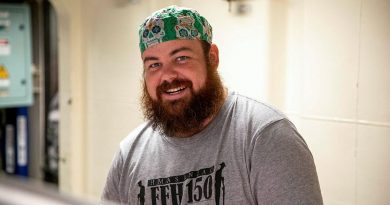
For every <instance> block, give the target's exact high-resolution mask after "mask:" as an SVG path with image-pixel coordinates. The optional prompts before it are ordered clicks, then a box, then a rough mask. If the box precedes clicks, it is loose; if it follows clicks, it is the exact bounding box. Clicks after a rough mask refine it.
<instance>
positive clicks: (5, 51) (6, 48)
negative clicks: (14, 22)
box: [0, 38, 11, 56]
mask: <svg viewBox="0 0 390 205" xmlns="http://www.w3.org/2000/svg"><path fill="white" fill-rule="evenodd" d="M10 54H11V45H10V44H9V41H8V39H4V38H3V39H0V56H8V55H10Z"/></svg>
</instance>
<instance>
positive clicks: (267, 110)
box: [230, 92, 286, 120]
mask: <svg viewBox="0 0 390 205" xmlns="http://www.w3.org/2000/svg"><path fill="white" fill-rule="evenodd" d="M230 95H231V99H232V101H233V105H234V108H235V109H236V110H237V113H242V114H245V115H247V116H250V117H252V118H257V119H259V120H261V119H263V120H265V119H268V120H281V119H285V118H286V116H285V115H284V114H283V113H282V112H281V111H280V110H278V109H277V108H275V107H273V106H272V105H270V104H267V103H265V102H262V101H260V100H257V99H255V98H252V97H248V96H245V95H242V94H240V93H238V92H232V93H231V94H230Z"/></svg>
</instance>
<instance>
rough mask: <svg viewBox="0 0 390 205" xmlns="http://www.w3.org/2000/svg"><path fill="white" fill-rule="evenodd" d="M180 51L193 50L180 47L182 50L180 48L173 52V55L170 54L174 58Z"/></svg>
mask: <svg viewBox="0 0 390 205" xmlns="http://www.w3.org/2000/svg"><path fill="white" fill-rule="evenodd" d="M180 51H192V49H191V48H189V47H185V46H183V47H180V48H178V49H175V50H173V51H171V53H170V54H169V55H171V56H173V55H175V54H176V53H179V52H180Z"/></svg>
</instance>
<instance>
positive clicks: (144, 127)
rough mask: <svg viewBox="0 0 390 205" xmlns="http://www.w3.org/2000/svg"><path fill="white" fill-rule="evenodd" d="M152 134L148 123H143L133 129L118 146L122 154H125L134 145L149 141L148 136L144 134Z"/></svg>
mask: <svg viewBox="0 0 390 205" xmlns="http://www.w3.org/2000/svg"><path fill="white" fill-rule="evenodd" d="M148 132H153V129H152V128H151V125H150V122H149V121H147V122H144V123H142V124H140V125H138V127H136V128H135V129H133V130H132V131H131V132H130V133H129V134H128V135H127V136H126V137H125V138H124V139H122V141H121V142H120V144H119V146H120V149H121V151H122V152H124V153H126V152H128V150H129V149H130V148H131V147H133V146H134V145H136V144H139V143H145V141H147V140H149V137H148V136H149V135H146V134H145V133H148Z"/></svg>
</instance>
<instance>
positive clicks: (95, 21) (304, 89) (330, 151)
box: [53, 0, 390, 204]
mask: <svg viewBox="0 0 390 205" xmlns="http://www.w3.org/2000/svg"><path fill="white" fill-rule="evenodd" d="M53 2H56V3H55V6H56V7H58V8H57V9H58V10H59V11H66V12H62V14H61V15H60V16H59V19H60V24H61V23H62V25H60V27H61V28H62V30H61V29H60V32H62V33H61V34H60V37H61V36H62V39H60V41H62V43H60V45H62V49H63V50H62V51H63V52H62V57H61V58H62V59H63V60H62V62H63V63H62V64H60V66H62V67H61V68H60V69H62V74H63V75H62V76H60V77H61V82H62V84H63V87H65V88H69V89H68V90H66V89H65V90H64V91H63V95H62V97H61V99H62V100H61V102H62V103H63V104H62V105H65V106H61V109H62V113H63V116H62V121H61V122H62V128H61V136H60V137H61V138H62V141H61V150H62V156H61V157H62V158H63V159H64V160H63V161H62V163H61V167H62V168H61V170H62V172H61V187H62V189H63V190H64V191H67V192H73V193H78V194H83V195H87V196H91V197H98V196H99V194H100V192H101V189H102V186H103V183H104V181H105V177H106V174H107V171H108V168H109V165H110V163H111V159H112V157H113V154H114V152H115V151H116V150H117V149H118V143H119V141H120V140H121V139H122V138H123V137H124V136H126V134H127V133H128V132H129V131H131V130H132V129H133V128H134V127H136V126H137V125H138V124H139V123H140V122H142V114H141V112H140V109H139V94H140V85H141V84H140V83H141V72H142V70H141V67H142V65H141V62H140V58H139V51H138V42H137V41H138V36H137V26H138V25H139V24H140V23H141V22H142V20H143V19H144V18H145V17H146V16H147V15H148V14H149V13H150V12H151V11H153V10H155V9H157V8H160V7H162V6H166V5H170V4H173V3H176V4H179V5H182V6H188V7H193V8H195V9H197V10H199V11H200V12H201V13H202V14H204V15H205V16H206V17H207V18H208V19H209V21H210V23H211V24H212V25H213V28H214V33H215V43H217V45H218V46H219V48H220V54H221V59H220V60H221V64H220V68H219V69H220V72H221V74H222V77H223V80H224V82H225V84H226V85H227V86H228V87H229V88H231V89H234V90H238V91H240V92H242V93H244V94H246V95H248V96H251V97H253V98H256V99H260V100H263V101H266V102H269V103H271V104H273V105H275V106H276V107H278V108H280V109H282V110H283V111H285V112H286V113H287V114H288V115H289V116H290V117H291V119H292V120H293V121H294V123H295V124H296V125H297V127H298V129H299V130H300V132H301V133H302V134H303V136H304V138H305V139H306V141H307V143H308V145H309V147H310V149H311V150H312V153H313V155H314V158H315V161H316V164H317V168H318V174H319V177H320V183H321V188H322V192H323V196H324V200H325V204H386V203H387V202H389V201H390V198H389V195H388V194H386V193H385V191H386V189H384V188H383V187H388V186H390V175H388V173H390V151H388V150H389V149H387V147H388V145H390V109H389V105H390V90H389V89H390V82H389V80H388V79H389V76H390V69H389V67H390V60H389V59H388V56H390V25H389V24H390V12H389V11H390V1H388V0H375V1H363V0H360V1H356V0H338V1H336V0H306V1H304V0H264V1H246V4H247V5H248V6H249V7H250V8H251V11H250V12H249V13H248V14H246V15H239V14H237V13H236V10H235V8H236V6H237V3H234V2H233V3H232V7H231V8H232V11H231V12H229V11H228V3H227V2H226V1H222V0H209V1H207V4H206V3H205V1H204V0H181V1H180V0H176V1H173V0H172V1H167V0H166V1H161V0H153V1H138V3H135V4H130V3H129V1H126V0H85V1H81V2H80V1H76V0H73V1H65V0H53ZM210 8H213V9H210ZM64 22H65V24H64ZM66 22H67V23H66ZM64 47H65V48H64ZM60 49H61V48H60ZM60 51H61V50H60ZM66 54H68V55H66ZM64 59H67V60H68V61H65V60H64ZM60 61H61V59H60ZM68 98H72V99H74V100H73V101H72V104H71V105H67V104H66V103H65V102H66V100H67V99H68ZM75 187H76V190H74V188H75Z"/></svg>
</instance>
